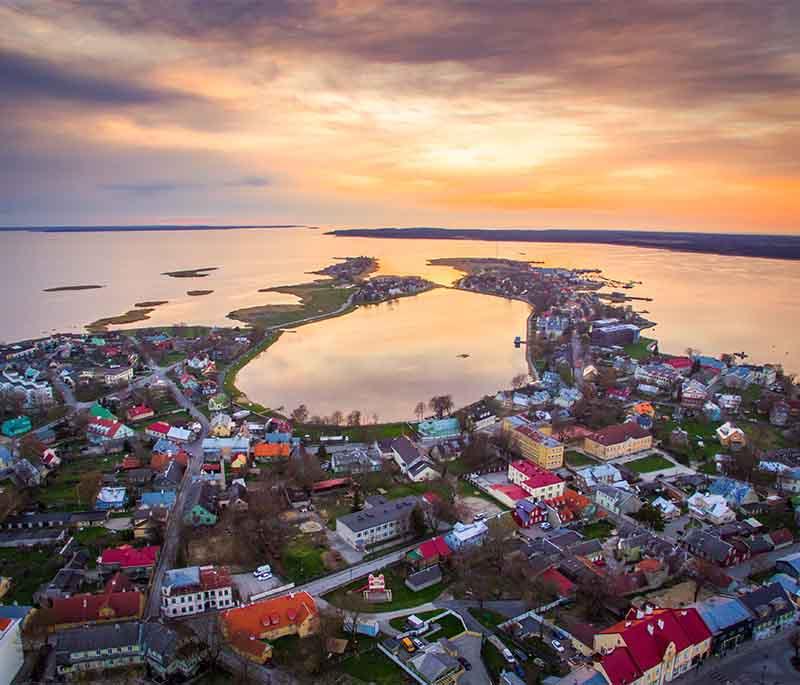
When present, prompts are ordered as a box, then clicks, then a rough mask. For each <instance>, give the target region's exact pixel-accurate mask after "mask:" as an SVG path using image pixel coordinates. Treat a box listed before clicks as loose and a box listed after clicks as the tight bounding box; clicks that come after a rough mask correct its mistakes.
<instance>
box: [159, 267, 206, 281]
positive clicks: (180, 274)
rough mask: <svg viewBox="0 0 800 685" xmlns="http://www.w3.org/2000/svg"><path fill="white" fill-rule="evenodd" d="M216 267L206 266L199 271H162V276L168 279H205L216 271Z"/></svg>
mask: <svg viewBox="0 0 800 685" xmlns="http://www.w3.org/2000/svg"><path fill="white" fill-rule="evenodd" d="M218 269H219V267H218V266H206V267H203V268H201V269H183V270H182V271H164V272H163V273H162V274H161V275H162V276H169V277H170V278H205V277H206V276H208V275H210V273H211V272H212V271H217V270H218Z"/></svg>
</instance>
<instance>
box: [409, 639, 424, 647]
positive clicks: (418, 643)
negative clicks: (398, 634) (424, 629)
mask: <svg viewBox="0 0 800 685" xmlns="http://www.w3.org/2000/svg"><path fill="white" fill-rule="evenodd" d="M411 641H412V642H413V643H414V646H415V647H416V648H417V649H423V648H424V647H425V643H424V642H423V641H422V640H420V639H419V638H418V637H412V638H411Z"/></svg>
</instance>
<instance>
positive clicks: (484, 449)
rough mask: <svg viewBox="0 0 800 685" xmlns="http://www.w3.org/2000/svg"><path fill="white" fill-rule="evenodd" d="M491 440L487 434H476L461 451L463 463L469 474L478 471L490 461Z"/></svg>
mask: <svg viewBox="0 0 800 685" xmlns="http://www.w3.org/2000/svg"><path fill="white" fill-rule="evenodd" d="M489 454H490V451H489V438H488V436H487V435H486V434H485V433H474V434H473V435H472V438H471V439H470V441H469V442H468V443H467V444H466V445H465V446H464V449H463V450H461V463H462V464H463V465H464V466H465V467H466V469H467V470H468V472H470V473H471V472H473V471H477V470H478V469H480V468H481V467H482V466H485V465H486V462H487V461H488V460H489Z"/></svg>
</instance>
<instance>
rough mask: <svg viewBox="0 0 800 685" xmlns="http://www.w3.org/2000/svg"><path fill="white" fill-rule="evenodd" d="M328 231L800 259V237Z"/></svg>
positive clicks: (464, 230)
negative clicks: (609, 246) (612, 246)
mask: <svg viewBox="0 0 800 685" xmlns="http://www.w3.org/2000/svg"><path fill="white" fill-rule="evenodd" d="M326 235H334V236H341V237H359V238H393V239H406V240H481V241H491V242H530V243H574V244H595V245H597V244H600V245H617V246H621V247H641V248H649V249H657V250H669V251H672V252H693V253H697V254H714V255H721V256H727V257H761V258H766V259H784V260H800V236H793V235H792V236H789V235H757V234H738V233H686V232H657V231H621V230H605V229H598V230H586V229H574V230H573V229H497V230H492V229H483V228H428V227H416V228H348V229H339V230H334V231H329V232H328V233H326Z"/></svg>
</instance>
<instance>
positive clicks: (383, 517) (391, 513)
mask: <svg viewBox="0 0 800 685" xmlns="http://www.w3.org/2000/svg"><path fill="white" fill-rule="evenodd" d="M416 505H417V498H416V497H415V496H414V495H408V496H406V497H401V498H400V499H395V500H390V501H388V502H386V503H384V504H378V505H375V506H372V507H369V508H368V509H364V510H363V511H357V512H354V513H352V514H346V515H345V516H340V517H339V519H338V521H340V522H341V523H342V525H345V526H347V527H348V528H349V529H350V530H352V531H355V532H359V531H362V530H367V529H369V528H374V527H375V526H380V525H381V524H383V523H388V522H389V521H398V520H401V519H404V518H407V517H408V516H410V515H411V511H412V509H414V507H415V506H416Z"/></svg>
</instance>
